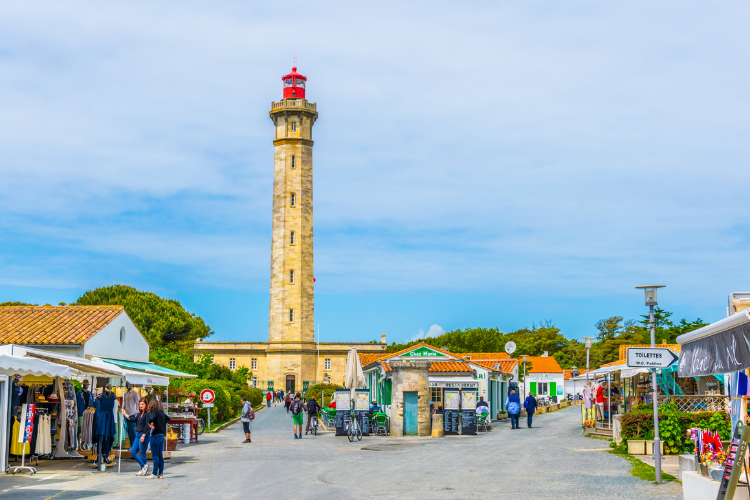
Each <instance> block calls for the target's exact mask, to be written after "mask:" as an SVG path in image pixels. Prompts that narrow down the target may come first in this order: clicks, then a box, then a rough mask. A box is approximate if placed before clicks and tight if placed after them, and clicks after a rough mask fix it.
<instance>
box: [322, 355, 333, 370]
mask: <svg viewBox="0 0 750 500" xmlns="http://www.w3.org/2000/svg"><path fill="white" fill-rule="evenodd" d="M323 369H324V370H330V369H331V360H330V359H328V358H326V360H325V363H323Z"/></svg>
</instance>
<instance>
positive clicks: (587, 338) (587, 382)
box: [583, 337, 596, 385]
mask: <svg viewBox="0 0 750 500" xmlns="http://www.w3.org/2000/svg"><path fill="white" fill-rule="evenodd" d="M595 338H596V337H583V339H584V340H585V341H586V385H588V384H589V352H590V351H591V341H592V340H594V339H595Z"/></svg>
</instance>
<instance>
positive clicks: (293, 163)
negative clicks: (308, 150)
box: [292, 124, 295, 168]
mask: <svg viewBox="0 0 750 500" xmlns="http://www.w3.org/2000/svg"><path fill="white" fill-rule="evenodd" d="M293 125H294V124H292V132H293V131H294V126H293ZM294 166H295V162H294V155H292V168H294Z"/></svg>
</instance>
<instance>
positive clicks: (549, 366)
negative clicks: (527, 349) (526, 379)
mask: <svg viewBox="0 0 750 500" xmlns="http://www.w3.org/2000/svg"><path fill="white" fill-rule="evenodd" d="M526 361H528V362H529V363H531V369H529V370H528V372H529V373H562V371H563V369H562V368H560V365H558V364H557V360H556V359H555V358H553V357H552V356H528V357H527V358H526Z"/></svg>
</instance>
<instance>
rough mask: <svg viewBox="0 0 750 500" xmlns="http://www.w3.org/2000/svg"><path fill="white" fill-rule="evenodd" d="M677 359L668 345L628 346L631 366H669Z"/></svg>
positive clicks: (629, 364)
mask: <svg viewBox="0 0 750 500" xmlns="http://www.w3.org/2000/svg"><path fill="white" fill-rule="evenodd" d="M677 359H678V357H677V355H676V354H675V353H673V352H672V351H671V350H669V349H667V348H666V347H628V366H629V367H630V368H662V369H663V368H669V367H670V366H672V365H673V364H674V363H675V362H676V361H677Z"/></svg>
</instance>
